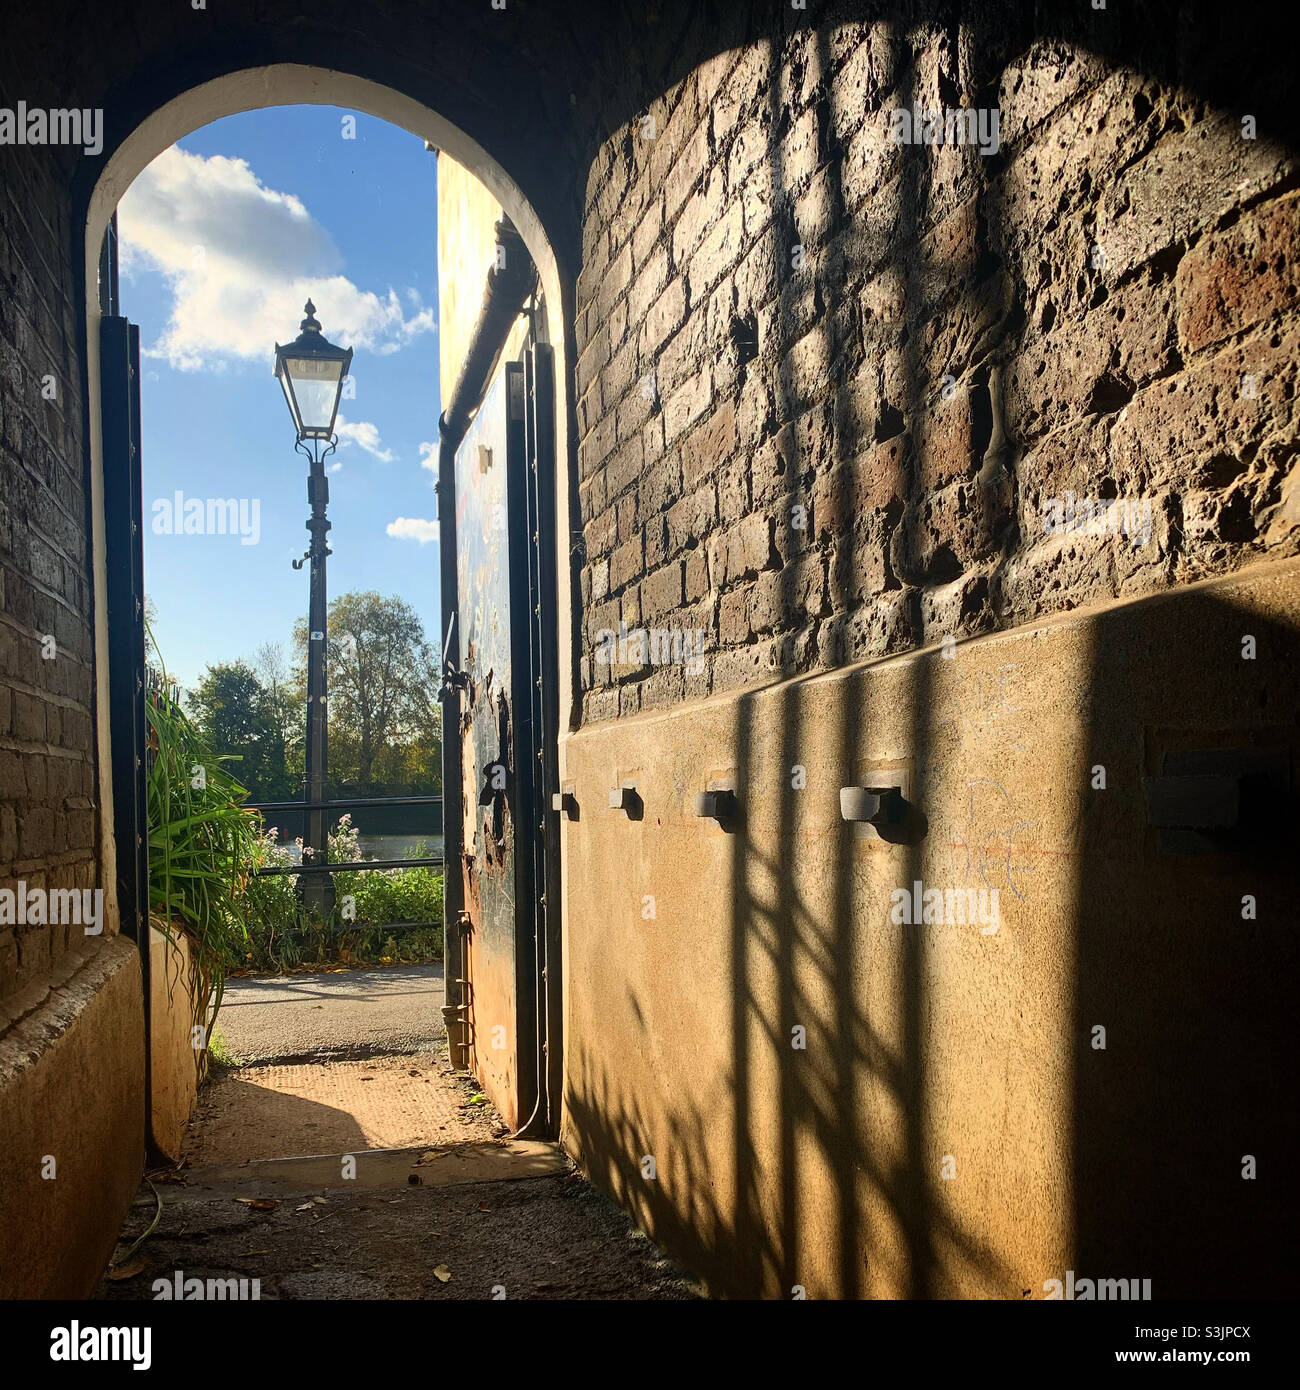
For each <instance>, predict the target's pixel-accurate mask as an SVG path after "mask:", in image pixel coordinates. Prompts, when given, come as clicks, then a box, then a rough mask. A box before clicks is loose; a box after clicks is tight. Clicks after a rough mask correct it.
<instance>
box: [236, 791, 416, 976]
mask: <svg viewBox="0 0 1300 1390" xmlns="http://www.w3.org/2000/svg"><path fill="white" fill-rule="evenodd" d="M427 852H428V851H427V849H426V848H425V847H424V846H420V847H419V848H418V849H417V852H416V854H414V855H412V856H411V857H412V858H423V857H425V856H426V854H427ZM329 857H330V859H331V861H333V862H335V863H346V862H350V861H353V860H359V859H361V858H362V854H361V849H360V844H359V837H358V834H357V831H356V829H355V827H354V826H353V825H352V822H351V817H349V816H344V817H343V818H342V820H341V821H340V822H339V825H338V827H337V829H336V830H335V831H334V832H333V833H332V834H331V835H330V837H329ZM292 862H293V860H292V856H291V855H290V853H289V850H288V848H287V846H284V845H281V844H279V843H277V841H276V839H275V832H274V831H267V832H266V833H265V834H264V835H261V836H259V837H258V839H257V841H256V844H255V847H254V852H253V864H254V865H255V866H256V867H259V868H260V867H277V866H280V867H282V866H284V865H287V864H290V863H292ZM334 881H335V892H336V894H337V903H336V905H335V909H334V912H333V913H332V914H331V916H330V918H329V920H328V921H321V920H320V919H318V918H312V917H311V916H309V915H308V913H307V912H306V910H305V909H304V908H303V906H302V904H301V903H300V902H299V900H298V897H297V894H296V893H295V891H294V876H293V875H292V874H267V875H260V876H258V877H255V878H253V879H251V880H250V882H249V885H248V890H247V893H248V901H249V906H250V920H249V937H248V942H247V944H246V946H245V955H244V959H243V961H242V962H241V965H242V966H243V968H244V969H246V970H251V971H271V972H281V971H286V970H293V969H295V968H297V967H301V966H311V965H328V964H333V963H338V962H341V963H343V964H348V965H361V964H366V963H383V964H390V963H396V962H401V963H413V962H416V961H427V960H438V959H440V958H441V956H442V872H441V871H440V870H438V869H433V868H416V869H351V870H347V871H344V872H342V873H337V874H335V875H334ZM349 899H351V900H352V901H351V902H350V903H349V901H348V900H349ZM349 910H351V911H353V912H354V914H355V915H353V916H348V915H347V913H348V911H349ZM393 922H422V923H427V924H428V925H427V927H426V928H424V929H422V930H421V929H414V930H413V929H410V928H406V929H402V930H395V931H390V930H389V926H388V924H389V923H393Z"/></svg>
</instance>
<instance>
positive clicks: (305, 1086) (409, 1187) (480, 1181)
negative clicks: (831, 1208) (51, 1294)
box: [97, 966, 700, 1300]
mask: <svg viewBox="0 0 1300 1390" xmlns="http://www.w3.org/2000/svg"><path fill="white" fill-rule="evenodd" d="M441 1004H442V969H441V967H440V966H401V967H397V968H394V969H391V970H366V971H351V972H348V973H346V974H315V975H294V976H289V977H287V978H282V979H240V980H234V981H231V983H230V985H229V986H228V987H227V990H226V997H225V999H224V1000H223V1001H222V1006H221V1015H220V1018H219V1020H218V1022H219V1023H220V1026H221V1029H222V1032H223V1033H224V1035H225V1037H226V1042H227V1045H228V1047H229V1050H230V1052H231V1053H233V1054H234V1055H235V1056H236V1057H239V1058H241V1059H245V1060H246V1061H249V1062H253V1061H255V1059H263V1060H262V1061H261V1063H260V1064H254V1065H244V1066H239V1067H235V1068H233V1069H231V1070H224V1071H223V1070H221V1069H217V1070H216V1071H215V1072H214V1074H213V1075H212V1076H211V1077H210V1078H209V1079H208V1081H207V1082H205V1084H204V1086H203V1088H202V1091H201V1092H200V1095H199V1103H198V1107H197V1109H196V1111H195V1115H194V1119H193V1122H192V1123H191V1126H190V1132H189V1135H188V1136H187V1139H186V1141H185V1149H184V1152H185V1158H184V1160H183V1162H182V1165H181V1167H180V1168H179V1169H178V1170H176V1171H172V1172H155V1173H153V1174H151V1175H150V1176H151V1177H152V1179H153V1186H150V1184H149V1183H145V1184H143V1185H142V1186H141V1188H140V1192H139V1195H138V1196H137V1198H136V1202H135V1205H134V1206H133V1207H132V1209H131V1213H130V1215H129V1216H128V1218H127V1221H126V1224H125V1226H124V1227H123V1230H122V1234H121V1237H120V1240H119V1243H118V1249H117V1252H116V1254H115V1259H116V1265H115V1266H111V1267H110V1269H109V1270H106V1271H105V1276H104V1277H103V1278H102V1279H101V1280H100V1284H99V1288H98V1290H97V1297H99V1298H102V1299H108V1300H118V1299H132V1300H135V1299H141V1300H143V1299H153V1298H154V1297H156V1296H159V1295H158V1294H157V1291H156V1290H155V1287H154V1286H155V1283H157V1282H158V1281H160V1280H161V1281H165V1282H166V1283H167V1285H168V1286H169V1288H181V1289H182V1290H184V1288H185V1281H186V1280H194V1279H198V1280H204V1281H207V1280H213V1281H221V1283H220V1285H214V1288H215V1287H220V1288H221V1289H222V1290H223V1294H224V1296H226V1297H241V1296H242V1297H247V1296H250V1295H251V1294H252V1290H253V1289H254V1288H256V1291H257V1292H256V1297H258V1298H259V1299H354V1298H357V1299H389V1298H410V1299H426V1298H428V1299H434V1298H450V1299H479V1298H482V1299H495V1298H501V1297H505V1298H507V1299H517V1298H528V1299H532V1298H546V1299H614V1298H617V1299H672V1300H680V1299H693V1298H698V1297H699V1296H700V1295H699V1293H698V1291H697V1290H696V1288H695V1286H694V1285H693V1284H692V1283H691V1282H690V1280H689V1279H687V1278H686V1277H685V1276H684V1275H683V1274H682V1273H681V1272H680V1271H679V1270H677V1269H675V1268H674V1267H673V1266H672V1265H671V1264H670V1263H669V1262H668V1261H667V1260H666V1259H664V1257H663V1255H662V1254H661V1252H660V1251H659V1250H658V1249H657V1248H656V1247H655V1245H654V1244H653V1243H652V1242H651V1241H650V1240H648V1239H647V1238H646V1237H645V1236H644V1235H642V1234H641V1233H640V1232H638V1231H636V1230H635V1229H634V1228H633V1226H632V1224H631V1222H630V1221H629V1220H628V1218H627V1216H625V1215H624V1213H623V1212H621V1211H620V1210H619V1209H618V1208H617V1207H616V1206H614V1205H613V1204H612V1203H611V1202H609V1201H607V1200H606V1199H605V1198H604V1197H602V1196H601V1195H600V1194H599V1193H598V1192H596V1191H595V1189H594V1188H592V1187H591V1186H589V1184H588V1183H587V1182H586V1181H585V1180H584V1179H583V1177H582V1176H581V1174H579V1173H578V1172H577V1171H575V1169H574V1167H573V1164H572V1163H571V1162H570V1160H569V1158H568V1157H567V1155H566V1154H565V1153H564V1151H563V1150H562V1149H561V1148H560V1147H559V1145H558V1144H551V1143H542V1142H526V1141H521V1140H516V1139H512V1138H510V1136H509V1132H508V1130H507V1128H506V1126H505V1124H504V1123H503V1122H502V1120H501V1117H500V1116H499V1115H498V1114H497V1113H496V1112H495V1111H494V1110H493V1108H492V1106H491V1105H490V1104H489V1103H488V1102H487V1099H486V1097H485V1096H484V1095H483V1094H482V1093H481V1092H480V1090H479V1087H478V1083H477V1082H476V1081H475V1080H474V1078H473V1077H472V1076H468V1075H466V1074H465V1073H464V1072H456V1071H453V1070H452V1067H451V1062H450V1059H449V1057H448V1054H447V1041H446V1036H445V1034H444V1032H443V1027H442V1014H441V1013H440V1011H439V1010H440V1007H441ZM303 1059H307V1062H306V1064H304V1061H303ZM362 1059H364V1060H362ZM160 1200H161V1214H159V1202H160ZM155 1216H157V1217H158V1223H157V1226H156V1227H155V1228H154V1229H153V1231H152V1234H150V1235H148V1237H147V1238H146V1239H145V1240H144V1241H143V1243H142V1244H140V1246H139V1248H138V1249H132V1246H133V1245H134V1243H135V1241H136V1240H137V1239H138V1238H139V1237H140V1236H142V1235H144V1233H145V1232H146V1231H148V1230H149V1227H150V1225H151V1223H152V1222H153V1221H154V1218H155ZM231 1280H233V1281H236V1283H233V1284H232V1283H228V1282H226V1281H231ZM241 1280H242V1281H244V1283H243V1288H244V1290H245V1291H246V1292H245V1293H243V1294H240V1293H239V1292H238V1287H239V1285H238V1281H241ZM204 1287H205V1288H206V1284H205V1285H204ZM193 1288H194V1289H195V1290H197V1289H198V1288H199V1286H198V1285H194V1286H193ZM228 1290H235V1292H225V1291H228ZM190 1296H191V1297H193V1296H194V1294H191V1295H190ZM205 1296H207V1297H216V1296H218V1295H217V1294H216V1293H209V1294H206V1295H205Z"/></svg>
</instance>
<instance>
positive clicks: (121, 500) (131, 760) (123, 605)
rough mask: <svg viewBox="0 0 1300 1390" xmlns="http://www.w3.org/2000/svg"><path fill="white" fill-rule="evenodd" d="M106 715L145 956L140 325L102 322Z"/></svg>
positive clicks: (123, 883)
mask: <svg viewBox="0 0 1300 1390" xmlns="http://www.w3.org/2000/svg"><path fill="white" fill-rule="evenodd" d="M99 344H100V365H101V415H102V420H103V433H104V523H105V524H104V535H105V550H106V559H107V575H108V586H107V594H106V597H107V600H108V642H109V668H108V691H109V695H108V701H109V704H108V715H109V737H110V747H111V750H112V759H113V827H114V840H115V841H116V845H117V901H118V908H119V911H120V913H121V917H122V930H123V932H124V933H126V935H128V936H131V937H133V938H134V939H135V940H136V941H137V942H138V943H139V945H140V954H141V957H142V960H143V964H144V969H145V971H146V978H147V972H148V960H149V932H148V925H149V839H148V836H149V827H148V768H147V765H146V757H147V753H146V749H147V721H146V717H145V641H144V536H143V527H144V513H143V501H142V498H141V485H140V330H139V329H138V328H137V327H136V326H135V325H134V324H132V323H128V322H127V320H126V319H124V318H116V317H114V318H104V319H101V320H100V337H99Z"/></svg>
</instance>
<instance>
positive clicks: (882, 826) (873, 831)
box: [840, 768, 929, 845]
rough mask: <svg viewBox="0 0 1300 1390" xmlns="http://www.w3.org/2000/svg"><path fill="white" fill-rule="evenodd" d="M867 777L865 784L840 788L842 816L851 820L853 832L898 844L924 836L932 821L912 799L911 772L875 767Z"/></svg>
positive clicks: (910, 842) (856, 834)
mask: <svg viewBox="0 0 1300 1390" xmlns="http://www.w3.org/2000/svg"><path fill="white" fill-rule="evenodd" d="M859 775H860V776H861V775H863V774H862V773H861V772H860V773H859ZM865 779H866V784H865V785H863V786H854V787H841V788H840V819H841V820H845V821H849V822H850V823H851V824H852V826H853V833H854V836H855V837H856V838H858V839H863V840H884V841H887V842H888V843H889V844H896V845H914V844H917V843H919V842H920V841H921V840H923V839H924V838H925V835H926V832H927V831H928V830H929V823H928V822H927V821H926V818H925V816H924V815H923V814H922V813H921V810H920V808H919V807H917V806H915V805H913V803H912V802H911V800H910V799H909V794H910V792H911V773H910V772H908V771H907V770H905V769H902V768H881V769H879V770H875V769H872V770H870V771H867V772H866V773H865Z"/></svg>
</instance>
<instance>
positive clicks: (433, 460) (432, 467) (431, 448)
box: [420, 439, 438, 478]
mask: <svg viewBox="0 0 1300 1390" xmlns="http://www.w3.org/2000/svg"><path fill="white" fill-rule="evenodd" d="M420 467H421V468H427V469H428V470H429V472H430V473H432V474H433V476H434V477H435V478H436V477H437V476H438V441H437V440H436V439H434V440H428V439H426V440H425V441H424V443H422V444H421V445H420Z"/></svg>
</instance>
